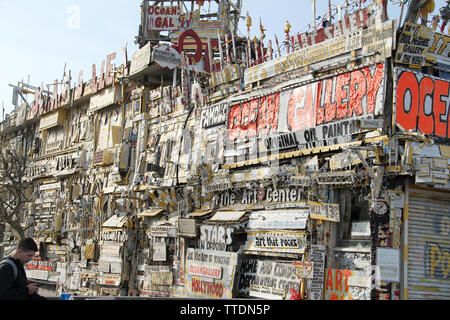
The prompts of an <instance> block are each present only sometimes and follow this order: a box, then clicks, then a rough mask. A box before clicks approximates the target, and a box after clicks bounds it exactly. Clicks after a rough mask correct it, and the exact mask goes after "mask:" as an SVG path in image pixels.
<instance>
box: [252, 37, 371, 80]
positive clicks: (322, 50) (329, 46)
mask: <svg viewBox="0 0 450 320" xmlns="http://www.w3.org/2000/svg"><path fill="white" fill-rule="evenodd" d="M361 48H362V30H359V31H355V32H353V33H349V34H346V35H342V36H339V37H335V38H331V39H329V40H327V41H324V42H321V43H319V44H315V45H312V46H309V47H305V48H302V49H300V50H298V51H294V52H293V53H291V54H288V55H286V56H283V57H280V58H277V59H274V60H270V61H268V62H266V63H263V64H260V65H257V66H254V67H252V68H249V69H246V70H245V72H244V82H245V84H246V85H249V84H251V83H254V82H257V81H261V80H265V79H268V78H271V77H273V76H276V75H279V74H282V73H285V72H288V71H292V70H296V69H299V68H302V67H305V66H309V65H313V64H315V63H318V62H321V61H324V60H326V59H330V58H332V57H336V56H339V55H343V54H345V53H348V52H350V51H353V50H357V49H361Z"/></svg>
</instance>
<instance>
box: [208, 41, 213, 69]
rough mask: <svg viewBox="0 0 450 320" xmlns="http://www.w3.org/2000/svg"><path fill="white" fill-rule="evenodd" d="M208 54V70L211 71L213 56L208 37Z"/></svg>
mask: <svg viewBox="0 0 450 320" xmlns="http://www.w3.org/2000/svg"><path fill="white" fill-rule="evenodd" d="M208 56H209V71H210V72H211V73H212V72H213V56H212V48H211V39H210V38H209V37H208Z"/></svg>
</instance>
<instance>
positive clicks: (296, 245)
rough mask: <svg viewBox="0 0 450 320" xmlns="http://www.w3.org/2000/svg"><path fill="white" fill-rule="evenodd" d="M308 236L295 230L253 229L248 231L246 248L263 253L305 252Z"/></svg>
mask: <svg viewBox="0 0 450 320" xmlns="http://www.w3.org/2000/svg"><path fill="white" fill-rule="evenodd" d="M305 246H306V236H305V234H304V233H302V232H294V231H251V232H247V242H246V244H245V250H248V251H255V252H256V253H258V252H263V253H275V254H276V253H291V254H292V253H293V254H302V253H304V252H305Z"/></svg>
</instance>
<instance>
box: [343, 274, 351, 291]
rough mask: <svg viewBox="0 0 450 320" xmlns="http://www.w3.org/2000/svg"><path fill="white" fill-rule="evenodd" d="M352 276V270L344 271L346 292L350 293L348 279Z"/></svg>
mask: <svg viewBox="0 0 450 320" xmlns="http://www.w3.org/2000/svg"><path fill="white" fill-rule="evenodd" d="M351 275H352V271H351V270H344V277H345V292H348V277H349V276H351Z"/></svg>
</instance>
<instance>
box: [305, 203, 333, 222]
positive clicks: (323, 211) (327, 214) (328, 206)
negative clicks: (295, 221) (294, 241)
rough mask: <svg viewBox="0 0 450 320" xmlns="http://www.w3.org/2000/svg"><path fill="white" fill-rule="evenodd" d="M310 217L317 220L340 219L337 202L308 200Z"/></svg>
mask: <svg viewBox="0 0 450 320" xmlns="http://www.w3.org/2000/svg"><path fill="white" fill-rule="evenodd" d="M308 204H309V208H310V210H311V213H310V217H311V218H312V219H317V220H327V221H333V222H339V221H340V213H339V204H334V203H319V202H313V201H309V202H308Z"/></svg>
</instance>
